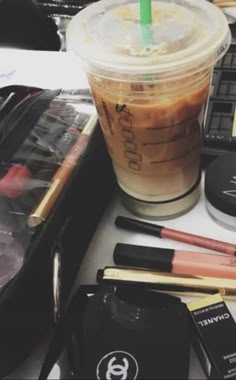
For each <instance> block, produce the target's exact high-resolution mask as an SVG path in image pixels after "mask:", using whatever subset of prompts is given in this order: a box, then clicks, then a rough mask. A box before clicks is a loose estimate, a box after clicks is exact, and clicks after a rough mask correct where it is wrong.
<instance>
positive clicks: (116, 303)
mask: <svg viewBox="0 0 236 380" xmlns="http://www.w3.org/2000/svg"><path fill="white" fill-rule="evenodd" d="M94 342H96V344H94ZM189 350H190V328H189V314H188V311H187V308H186V305H185V304H184V303H182V302H181V300H180V299H179V298H177V297H173V296H170V295H167V294H162V293H159V292H154V291H150V290H145V289H143V290H142V289H137V288H133V287H129V286H118V287H114V286H104V285H103V286H93V287H89V286H81V287H80V289H79V290H78V292H77V294H76V295H75V296H74V299H73V300H72V302H71V304H70V306H69V307H68V310H67V312H66V313H65V314H64V316H63V318H62V319H61V320H60V323H58V324H57V326H56V328H55V331H54V336H53V338H52V341H51V345H50V346H49V350H48V353H47V355H46V357H45V361H44V364H43V367H42V370H41V374H40V379H45V378H47V377H48V375H49V374H50V378H52V377H53V376H54V368H55V366H54V365H55V363H57V364H56V366H57V367H59V368H60V378H61V379H68V378H74V379H90V380H91V379H114V380H115V379H133V380H135V379H140V380H141V379H187V378H188V376H189ZM61 352H62V354H61ZM58 358H59V359H58Z"/></svg>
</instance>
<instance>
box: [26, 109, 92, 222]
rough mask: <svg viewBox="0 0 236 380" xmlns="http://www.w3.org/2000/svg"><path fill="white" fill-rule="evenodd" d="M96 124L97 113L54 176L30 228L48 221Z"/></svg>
mask: <svg viewBox="0 0 236 380" xmlns="http://www.w3.org/2000/svg"><path fill="white" fill-rule="evenodd" d="M96 124H97V113H94V114H93V115H92V116H91V117H90V119H89V120H88V122H87V124H86V125H85V127H84V129H83V131H82V132H81V133H79V132H78V137H77V140H76V141H75V143H74V145H73V146H72V147H71V149H70V151H69V152H68V154H67V155H66V157H65V159H64V161H63V162H62V164H61V166H60V167H59V168H58V170H57V171H56V173H55V174H54V176H53V178H52V181H51V185H50V187H49V189H48V191H47V192H46V194H45V195H44V197H43V198H42V200H41V201H40V203H39V205H38V206H37V207H36V209H35V210H34V211H33V212H32V214H30V216H29V218H28V220H27V225H28V227H30V228H33V227H37V226H38V225H40V224H41V223H42V222H44V221H45V220H46V219H47V217H48V215H49V213H50V211H51V210H52V208H53V206H54V205H55V202H56V201H57V199H58V197H59V195H60V194H61V192H62V190H63V188H64V186H65V184H66V182H67V181H68V179H69V178H70V176H71V174H72V172H73V170H74V168H75V166H76V165H77V163H78V162H79V159H80V158H81V157H82V155H83V153H84V151H85V149H86V147H87V145H88V142H89V138H90V136H91V134H92V132H93V131H94V129H95V127H96Z"/></svg>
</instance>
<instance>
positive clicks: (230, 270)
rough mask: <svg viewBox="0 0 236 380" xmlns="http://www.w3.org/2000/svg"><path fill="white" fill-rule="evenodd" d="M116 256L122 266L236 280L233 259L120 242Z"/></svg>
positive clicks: (235, 259) (217, 255) (117, 245)
mask: <svg viewBox="0 0 236 380" xmlns="http://www.w3.org/2000/svg"><path fill="white" fill-rule="evenodd" d="M113 257H114V262H115V264H116V265H119V266H129V267H133V268H143V269H152V270H155V269H156V270H158V271H162V272H168V273H176V274H182V275H192V276H204V277H217V278H228V279H236V258H235V257H233V256H227V255H219V254H210V253H200V252H189V251H180V250H178V251H175V250H174V249H169V248H157V247H145V246H139V245H131V244H122V243H118V244H116V247H115V250H114V256H113Z"/></svg>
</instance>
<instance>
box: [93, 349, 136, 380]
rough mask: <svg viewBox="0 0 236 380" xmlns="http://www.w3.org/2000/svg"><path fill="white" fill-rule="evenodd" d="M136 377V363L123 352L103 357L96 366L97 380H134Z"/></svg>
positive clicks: (129, 355)
mask: <svg viewBox="0 0 236 380" xmlns="http://www.w3.org/2000/svg"><path fill="white" fill-rule="evenodd" d="M137 375H138V363H137V361H136V360H135V358H134V357H133V356H132V355H131V354H129V353H128V352H124V351H114V352H110V353H109V354H107V355H105V356H104V357H103V358H102V359H101V360H100V362H99V363H98V366H97V379H98V380H127V379H130V380H131V379H132V380H135V379H136V378H137Z"/></svg>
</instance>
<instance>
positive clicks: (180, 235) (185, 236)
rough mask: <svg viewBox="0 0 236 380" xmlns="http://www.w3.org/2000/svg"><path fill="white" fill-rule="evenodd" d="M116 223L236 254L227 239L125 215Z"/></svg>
mask: <svg viewBox="0 0 236 380" xmlns="http://www.w3.org/2000/svg"><path fill="white" fill-rule="evenodd" d="M115 224H116V226H117V227H119V228H124V229H125V230H128V231H135V232H140V233H145V234H148V235H153V236H156V237H158V238H165V239H171V240H175V241H180V242H182V243H186V244H191V245H194V246H197V247H202V248H207V249H211V250H212V251H217V252H221V253H226V254H228V255H233V256H236V245H235V244H231V243H227V242H225V241H220V240H216V239H210V238H207V237H205V236H199V235H194V234H190V233H187V232H182V231H178V230H173V229H171V228H167V227H164V226H159V225H157V224H154V223H147V222H143V221H142V220H138V219H132V218H126V217H124V216H118V217H117V218H116V220H115Z"/></svg>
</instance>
